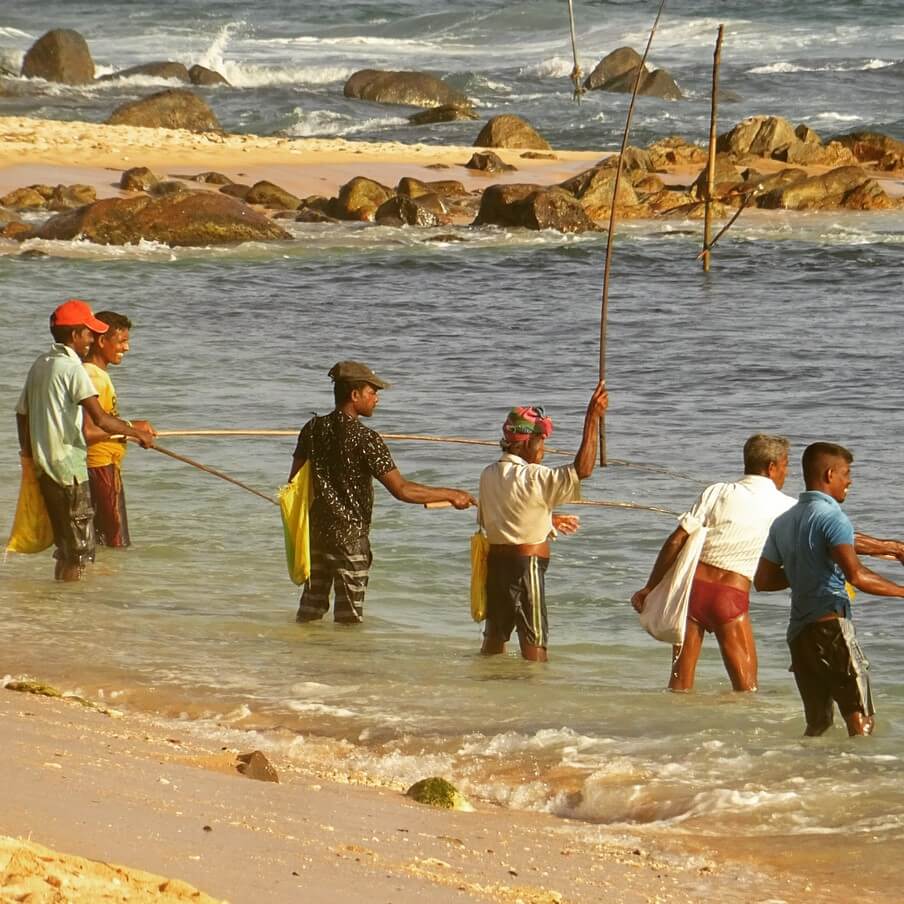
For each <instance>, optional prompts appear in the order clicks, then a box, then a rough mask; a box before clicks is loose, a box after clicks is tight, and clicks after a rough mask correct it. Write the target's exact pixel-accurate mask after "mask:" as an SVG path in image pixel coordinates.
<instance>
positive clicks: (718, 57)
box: [703, 25, 725, 273]
mask: <svg viewBox="0 0 904 904" xmlns="http://www.w3.org/2000/svg"><path fill="white" fill-rule="evenodd" d="M724 31H725V26H724V25H720V26H719V36H718V37H717V38H716V50H715V53H714V54H713V96H712V107H711V109H710V114H709V162H708V163H707V166H706V205H705V207H704V217H703V272H704V273H709V265H710V258H711V256H712V255H711V253H710V251H711V249H712V245H711V243H710V236H711V235H712V204H713V184H714V182H715V179H716V114H717V112H718V109H719V64H720V63H721V61H722V34H723V32H724Z"/></svg>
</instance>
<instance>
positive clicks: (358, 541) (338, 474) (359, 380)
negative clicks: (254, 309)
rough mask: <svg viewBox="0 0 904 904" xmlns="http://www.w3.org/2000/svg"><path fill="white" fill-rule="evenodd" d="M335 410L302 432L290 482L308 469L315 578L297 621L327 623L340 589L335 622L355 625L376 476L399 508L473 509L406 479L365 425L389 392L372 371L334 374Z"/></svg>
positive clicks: (441, 490)
mask: <svg viewBox="0 0 904 904" xmlns="http://www.w3.org/2000/svg"><path fill="white" fill-rule="evenodd" d="M329 376H330V378H331V379H332V380H333V396H334V398H335V402H336V407H335V409H334V410H333V411H332V412H331V413H330V414H328V415H326V416H325V417H314V418H312V419H311V420H309V421H308V422H307V423H306V424H305V425H304V427H302V428H301V433H299V434H298V445H297V446H296V447H295V452H294V454H293V458H292V470H291V471H290V473H289V480H291V479H292V478H293V477H294V476H295V474H296V473H297V472H298V471H299V470H301V468H302V467H303V466H304V464H305V462H308V461H310V463H311V477H312V481H313V485H314V499H313V502H312V503H311V577H310V579H309V580H308V582H307V584H305V587H304V591H303V592H302V594H301V602H300V603H299V606H298V615H297V620H298V621H299V622H306V621H315V620H317V619H321V618H323V616H324V615H326V613H327V612H328V611H329V608H330V591H331V589H333V588H335V596H336V602H335V605H334V607H333V618H334V619H335V620H336V621H337V622H340V623H344V624H354V623H356V622H360V621H362V620H363V618H364V593H365V591H366V589H367V579H368V574H369V570H370V565H371V562H372V561H373V556H372V554H371V550H370V539H369V537H368V535H369V533H370V520H371V514H372V511H373V501H374V491H373V478H374V477H376V479H377V480H379V481H380V483H382V484H383V486H385V487H386V489H387V490H389V492H390V493H392V495H393V496H395V498H396V499H400V500H401V501H402V502H412V503H425V502H450V503H451V504H452V505H453V506H455V508H458V509H465V508H467V507H468V506H469V505H476V504H477V502H476V500H475V499H474V498H473V497H472V496H471V495H470V493H467V492H466V491H465V490H452V489H447V488H445V487H428V486H424V485H423V484H419V483H414V482H412V481H410V480H406V479H405V478H404V477H403V476H402V475H401V473H400V472H399V469H398V468H397V467H396V465H395V462H394V461H393V459H392V454H391V453H390V451H389V449H388V448H387V446H386V443H385V442H383V439H382V437H381V436H380V434H379V433H377V432H376V431H374V430H371V429H370V428H369V427H365V426H364V425H363V424H362V423H361V421H360V418H362V417H370V416H371V415H372V414H373V413H374V408H376V406H377V402H378V401H379V392H380V390H381V389H386V388H388V386H389V383H387V382H386V381H385V380H382V379H380V377H378V376H377V375H376V374H375V373H374V372H373V371H372V370H371V369H370V368H369V367H367V365H365V364H361V363H360V362H358V361H340V362H339V363H338V364H336V365H334V366H333V367H332V368H331V369H330V372H329Z"/></svg>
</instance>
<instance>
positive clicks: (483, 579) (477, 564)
mask: <svg viewBox="0 0 904 904" xmlns="http://www.w3.org/2000/svg"><path fill="white" fill-rule="evenodd" d="M489 556H490V541H489V540H487V538H486V534H484V532H483V530H482V529H481V528H480V527H478V528H477V530H476V531H475V532H474V533H473V534H472V535H471V618H473V619H474V621H476V622H482V621H483V620H484V619H485V618H486V617H487V559H489Z"/></svg>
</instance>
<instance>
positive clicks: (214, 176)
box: [178, 172, 232, 185]
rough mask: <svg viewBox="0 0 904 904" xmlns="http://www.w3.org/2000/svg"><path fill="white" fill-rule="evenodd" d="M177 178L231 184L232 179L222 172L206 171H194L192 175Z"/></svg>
mask: <svg viewBox="0 0 904 904" xmlns="http://www.w3.org/2000/svg"><path fill="white" fill-rule="evenodd" d="M178 178H179V179H189V180H191V181H192V182H206V183H207V184H208V185H231V184H232V179H230V178H229V176H224V175H223V173H215V172H206V173H195V175H194V176H179V177H178Z"/></svg>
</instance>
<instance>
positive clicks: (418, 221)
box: [374, 195, 449, 226]
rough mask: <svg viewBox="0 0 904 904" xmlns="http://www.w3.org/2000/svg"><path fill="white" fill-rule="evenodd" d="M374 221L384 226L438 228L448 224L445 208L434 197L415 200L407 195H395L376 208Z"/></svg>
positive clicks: (427, 196) (423, 196)
mask: <svg viewBox="0 0 904 904" xmlns="http://www.w3.org/2000/svg"><path fill="white" fill-rule="evenodd" d="M374 219H375V220H376V222H377V223H379V224H380V225H385V226H389V225H405V226H439V225H440V224H444V223H448V222H449V218H448V217H447V216H446V215H445V208H444V207H443V205H442V202H441V201H440V200H439V198H437V196H436V195H422V196H421V197H419V198H418V199H417V200H415V199H414V198H410V197H408V196H407V195H396V196H395V197H392V198H390V199H389V200H388V201H384V202H383V203H382V204H381V205H380V206H379V207H378V208H377V212H376V214H375V217H374Z"/></svg>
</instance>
